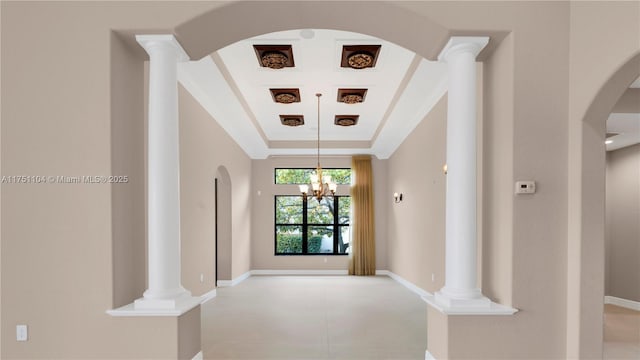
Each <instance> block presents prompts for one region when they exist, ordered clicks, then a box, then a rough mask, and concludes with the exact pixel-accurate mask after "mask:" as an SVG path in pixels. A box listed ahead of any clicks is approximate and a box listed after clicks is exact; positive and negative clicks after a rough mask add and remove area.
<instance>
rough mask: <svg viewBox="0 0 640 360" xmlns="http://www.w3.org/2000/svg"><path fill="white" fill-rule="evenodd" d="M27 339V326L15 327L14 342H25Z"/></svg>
mask: <svg viewBox="0 0 640 360" xmlns="http://www.w3.org/2000/svg"><path fill="white" fill-rule="evenodd" d="M28 339H29V329H28V328H27V325H16V340H17V341H27V340H28Z"/></svg>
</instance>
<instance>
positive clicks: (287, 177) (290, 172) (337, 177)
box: [275, 169, 351, 185]
mask: <svg viewBox="0 0 640 360" xmlns="http://www.w3.org/2000/svg"><path fill="white" fill-rule="evenodd" d="M314 171H316V169H276V171H275V175H276V178H275V183H276V184H277V185H300V184H309V183H311V178H310V177H309V175H311V173H313V172H314ZM322 174H323V175H325V176H326V175H330V176H331V180H333V182H335V183H336V184H338V185H350V184H351V169H322Z"/></svg>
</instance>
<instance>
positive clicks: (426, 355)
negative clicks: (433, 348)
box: [424, 350, 436, 360]
mask: <svg viewBox="0 0 640 360" xmlns="http://www.w3.org/2000/svg"><path fill="white" fill-rule="evenodd" d="M424 360H436V358H435V357H433V355H431V353H430V352H429V350H425V351H424Z"/></svg>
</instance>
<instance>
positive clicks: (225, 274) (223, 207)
mask: <svg viewBox="0 0 640 360" xmlns="http://www.w3.org/2000/svg"><path fill="white" fill-rule="evenodd" d="M231 190H232V185H231V177H230V176H229V172H228V171H227V168H226V167H224V166H219V167H218V169H217V170H216V177H215V224H216V227H215V242H216V253H215V270H216V286H220V284H223V285H224V284H226V283H225V282H227V281H229V282H230V281H231V280H232V278H231V276H232V270H231V269H232V257H231V255H232V232H231V207H232V203H231Z"/></svg>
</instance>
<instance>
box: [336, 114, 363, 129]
mask: <svg viewBox="0 0 640 360" xmlns="http://www.w3.org/2000/svg"><path fill="white" fill-rule="evenodd" d="M359 117H360V115H336V119H335V120H334V124H336V125H339V126H353V125H356V124H357V123H358V118H359Z"/></svg>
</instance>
